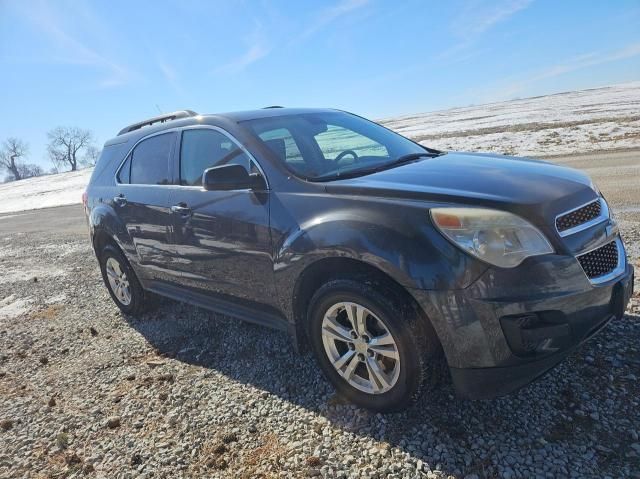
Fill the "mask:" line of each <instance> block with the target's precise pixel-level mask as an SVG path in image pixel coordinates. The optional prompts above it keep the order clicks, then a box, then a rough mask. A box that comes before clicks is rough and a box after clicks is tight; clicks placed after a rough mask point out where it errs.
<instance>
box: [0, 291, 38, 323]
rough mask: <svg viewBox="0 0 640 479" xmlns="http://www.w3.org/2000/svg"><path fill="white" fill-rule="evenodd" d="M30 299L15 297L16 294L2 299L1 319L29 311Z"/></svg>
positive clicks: (14, 316) (0, 306)
mask: <svg viewBox="0 0 640 479" xmlns="http://www.w3.org/2000/svg"><path fill="white" fill-rule="evenodd" d="M30 303H31V301H30V300H29V299H24V298H23V299H15V295H14V294H12V295H11V296H7V297H6V298H4V299H3V300H0V319H12V318H17V317H18V316H20V315H22V314H24V313H26V312H28V311H29V309H30V308H29V304H30Z"/></svg>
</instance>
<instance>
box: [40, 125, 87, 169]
mask: <svg viewBox="0 0 640 479" xmlns="http://www.w3.org/2000/svg"><path fill="white" fill-rule="evenodd" d="M47 136H48V137H49V146H48V148H47V149H48V151H49V158H50V159H51V161H52V162H53V164H54V165H56V166H57V167H59V168H61V167H63V166H69V167H71V171H75V170H77V169H78V164H79V163H80V160H81V158H82V155H81V153H82V152H83V151H86V150H87V148H89V147H90V146H92V143H93V135H92V134H91V132H90V131H89V130H83V129H82V128H77V127H62V126H59V127H57V128H54V129H53V130H51V131H50V132H49V133H47Z"/></svg>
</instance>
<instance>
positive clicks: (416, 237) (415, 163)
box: [85, 107, 633, 411]
mask: <svg viewBox="0 0 640 479" xmlns="http://www.w3.org/2000/svg"><path fill="white" fill-rule="evenodd" d="M85 211H86V213H87V216H88V222H89V227H90V233H91V241H92V244H93V247H94V249H95V253H96V255H97V257H98V260H99V263H100V268H101V270H102V276H103V278H104V282H105V284H106V286H107V288H108V289H109V293H110V294H111V297H112V298H113V300H114V301H115V303H116V304H117V305H118V307H119V308H120V309H121V310H122V311H123V312H124V313H126V314H132V315H136V314H139V313H141V312H142V311H143V309H144V308H145V306H147V305H148V304H149V302H150V301H149V299H150V296H152V295H153V294H157V295H161V296H166V297H169V298H173V299H176V300H180V301H185V302H187V303H191V304H193V305H196V306H200V307H203V308H207V309H211V310H215V311H217V312H220V313H223V314H227V315H232V316H235V317H238V318H240V319H244V320H247V321H251V322H254V323H258V324H262V325H265V326H271V327H274V328H278V329H281V330H283V331H287V332H288V333H289V334H290V335H291V337H292V338H293V340H294V344H295V346H296V349H297V351H298V352H300V351H302V350H304V349H305V348H307V347H310V348H311V349H312V350H313V352H314V354H315V357H316V358H317V361H318V364H319V365H320V367H321V369H322V371H323V372H324V374H325V375H326V377H327V378H328V380H329V381H330V382H331V383H332V384H333V385H334V386H335V388H336V389H337V390H338V391H339V392H340V393H341V394H342V395H344V396H346V397H347V398H348V399H350V400H351V401H353V402H354V403H356V404H358V405H361V406H363V407H366V408H370V409H373V410H378V411H391V410H398V409H401V408H403V407H406V406H407V404H408V403H409V402H410V401H412V400H413V399H415V398H416V397H418V396H419V394H420V393H421V392H422V391H423V389H424V388H425V387H428V386H432V385H434V384H436V382H437V380H438V378H439V377H441V376H442V374H441V373H442V372H443V371H445V372H446V367H447V366H448V373H449V374H450V375H451V377H452V380H453V384H454V386H455V388H456V390H457V391H458V393H459V394H461V395H462V396H463V397H468V398H491V397H495V396H498V395H502V394H505V393H508V392H510V391H513V390H515V389H517V388H520V387H521V386H523V385H525V384H527V383H529V382H531V381H532V380H533V379H535V378H537V377H539V376H541V375H542V374H543V373H544V372H546V371H548V370H549V369H551V368H552V367H553V366H554V365H556V364H557V363H558V362H560V361H561V360H562V359H563V358H564V357H566V356H567V355H568V354H569V353H570V352H571V351H572V350H573V349H574V348H575V347H576V346H577V345H579V344H580V343H582V342H583V341H585V340H586V339H587V338H589V337H590V336H592V335H593V334H595V333H596V332H597V331H598V330H599V329H600V328H602V327H604V326H605V325H606V324H607V323H608V322H609V321H610V320H611V319H613V318H616V317H618V318H619V317H621V316H622V315H623V312H624V310H625V307H626V304H627V301H628V300H629V298H630V296H631V294H632V288H633V267H632V266H631V265H630V264H629V263H628V262H627V260H626V256H625V250H624V246H623V244H622V240H621V239H620V236H619V233H618V228H617V226H616V223H615V221H614V220H613V219H612V217H611V215H610V212H609V209H608V207H607V203H606V201H605V199H604V198H603V196H602V195H601V194H600V192H599V191H598V189H597V188H596V186H595V185H594V184H593V182H592V181H591V180H590V179H589V178H588V177H587V176H586V175H584V174H583V173H581V172H579V171H576V170H572V169H568V168H563V167H560V166H556V165H553V164H550V163H546V162H541V161H534V160H527V159H517V158H513V157H507V156H498V155H487V154H472V153H453V152H448V153H445V152H441V151H437V150H433V149H430V148H426V147H424V146H421V145H420V144H418V143H415V142H413V141H411V140H409V139H407V138H405V137H403V136H400V135H398V134H396V133H394V132H392V131H390V130H388V129H386V128H384V127H382V126H380V125H378V124H376V123H373V122H370V121H368V120H366V119H363V118H361V117H359V116H356V115H353V114H349V113H345V112H342V111H336V110H324V109H289V108H279V107H273V108H267V109H261V110H255V111H246V112H239V113H225V114H216V115H198V114H196V113H194V112H191V111H180V112H175V113H172V114H170V115H165V116H161V117H156V118H152V119H150V120H146V121H144V122H141V123H137V124H134V125H131V126H129V127H127V128H125V129H123V130H122V131H120V133H119V134H118V136H116V137H115V138H114V139H112V140H109V141H108V142H107V143H106V144H105V146H104V150H103V152H102V155H101V157H100V160H99V161H98V163H97V166H96V167H95V170H94V172H93V175H92V177H91V181H90V184H89V186H88V189H87V191H86V194H85Z"/></svg>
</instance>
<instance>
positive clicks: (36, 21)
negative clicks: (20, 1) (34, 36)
mask: <svg viewBox="0 0 640 479" xmlns="http://www.w3.org/2000/svg"><path fill="white" fill-rule="evenodd" d="M18 12H19V13H20V14H21V15H22V16H23V17H24V18H25V19H26V20H28V21H29V22H31V23H32V24H33V25H34V26H35V27H36V28H37V29H38V30H39V31H40V32H41V33H42V34H43V35H45V36H46V37H47V39H48V40H49V42H48V46H49V47H50V48H52V49H53V50H54V52H55V54H54V55H52V56H48V59H49V61H51V60H53V61H54V62H57V63H61V64H70V65H81V66H87V67H91V68H94V69H97V70H100V71H101V72H102V73H103V74H104V77H103V78H102V79H101V80H99V81H98V82H97V84H96V87H98V88H111V87H115V86H120V85H123V84H126V83H128V82H129V81H130V80H131V79H132V78H133V77H134V76H135V75H134V74H133V73H132V72H130V71H129V70H128V69H127V68H126V67H124V66H123V65H120V64H119V63H117V62H115V61H113V60H111V59H110V58H108V57H107V56H105V55H104V54H101V53H100V52H99V51H98V50H96V49H93V48H91V47H90V46H88V45H87V44H86V43H85V42H83V41H81V40H79V39H78V38H76V37H75V36H73V35H72V34H71V33H69V32H68V29H67V28H65V26H66V25H65V23H64V21H63V19H62V18H60V16H59V15H57V13H56V12H55V11H53V10H52V9H51V8H50V6H49V4H47V3H46V2H39V3H38V4H37V5H36V6H35V7H34V6H33V5H32V4H30V3H29V4H28V5H27V6H26V8H20V9H19V10H18Z"/></svg>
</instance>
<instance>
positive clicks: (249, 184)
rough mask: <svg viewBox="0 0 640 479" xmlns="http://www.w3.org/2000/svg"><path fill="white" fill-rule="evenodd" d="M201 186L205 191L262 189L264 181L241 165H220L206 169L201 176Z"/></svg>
mask: <svg viewBox="0 0 640 479" xmlns="http://www.w3.org/2000/svg"><path fill="white" fill-rule="evenodd" d="M202 186H203V187H204V189H205V190H207V191H227V190H245V189H248V188H250V189H263V188H264V180H263V179H262V176H261V175H260V174H257V173H251V174H249V172H248V171H247V169H246V168H245V167H244V166H242V165H222V166H214V167H213V168H207V169H206V170H204V173H203V175H202Z"/></svg>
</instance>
